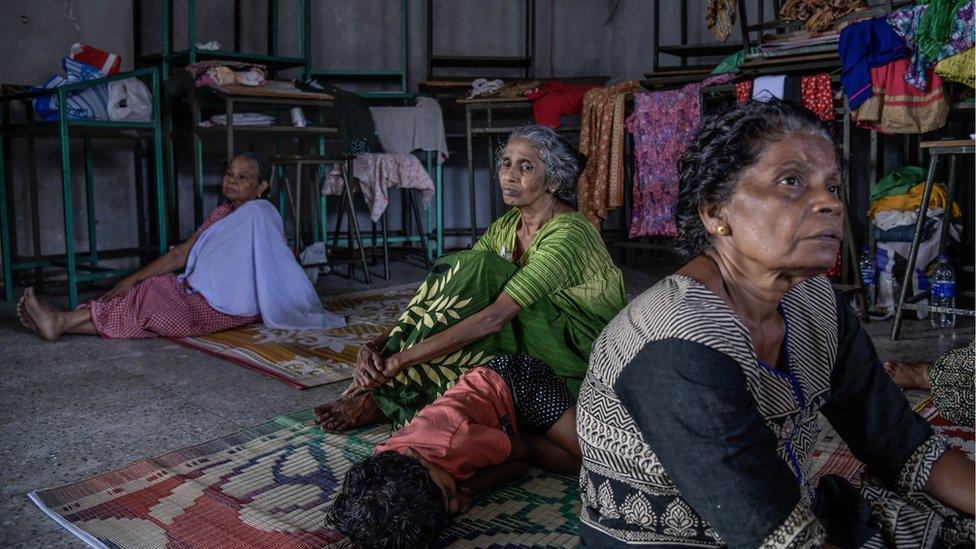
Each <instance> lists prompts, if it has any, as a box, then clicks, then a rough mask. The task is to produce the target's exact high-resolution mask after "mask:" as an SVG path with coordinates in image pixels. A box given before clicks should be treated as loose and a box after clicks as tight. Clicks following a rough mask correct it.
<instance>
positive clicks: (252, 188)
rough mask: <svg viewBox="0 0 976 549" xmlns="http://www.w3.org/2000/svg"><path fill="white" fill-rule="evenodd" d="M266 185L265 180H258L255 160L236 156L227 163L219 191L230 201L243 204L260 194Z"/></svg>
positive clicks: (258, 172)
mask: <svg viewBox="0 0 976 549" xmlns="http://www.w3.org/2000/svg"><path fill="white" fill-rule="evenodd" d="M268 185H269V183H268V182H267V181H261V180H260V171H259V170H258V164H257V162H254V161H253V160H251V159H249V158H244V157H242V156H238V157H235V158H234V159H233V160H231V162H230V164H228V165H227V171H226V172H225V173H224V180H223V183H222V185H221V191H222V192H223V193H224V196H225V197H227V200H229V201H230V202H232V203H234V204H243V203H244V202H247V201H248V200H252V199H255V198H257V197H259V196H261V194H262V193H263V192H264V191H265V190H267V188H268Z"/></svg>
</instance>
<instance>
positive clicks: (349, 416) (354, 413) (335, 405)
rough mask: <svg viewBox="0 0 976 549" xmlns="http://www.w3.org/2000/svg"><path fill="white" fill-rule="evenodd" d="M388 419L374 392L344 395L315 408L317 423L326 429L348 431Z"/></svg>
mask: <svg viewBox="0 0 976 549" xmlns="http://www.w3.org/2000/svg"><path fill="white" fill-rule="evenodd" d="M384 421H386V416H384V415H383V412H382V411H380V408H379V406H377V405H376V401H375V400H373V392H372V391H367V392H364V393H358V394H353V395H350V396H344V397H341V398H339V399H338V400H334V401H332V402H330V403H328V404H323V405H322V406H319V407H318V408H316V409H315V423H316V424H317V425H318V426H320V427H321V428H322V429H323V430H326V431H335V432H338V431H348V430H349V429H354V428H356V427H361V426H363V425H368V424H370V423H380V422H384Z"/></svg>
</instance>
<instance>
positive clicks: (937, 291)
mask: <svg viewBox="0 0 976 549" xmlns="http://www.w3.org/2000/svg"><path fill="white" fill-rule="evenodd" d="M930 291H931V294H932V300H931V304H932V306H933V307H953V308H954V307H955V306H956V274H955V273H954V272H953V271H952V266H951V265H949V258H948V256H946V254H939V265H938V267H937V268H936V270H935V275H934V276H933V277H932V283H931V290H930ZM932 326H934V327H936V328H955V327H956V315H953V314H949V313H939V312H935V311H933V312H932Z"/></svg>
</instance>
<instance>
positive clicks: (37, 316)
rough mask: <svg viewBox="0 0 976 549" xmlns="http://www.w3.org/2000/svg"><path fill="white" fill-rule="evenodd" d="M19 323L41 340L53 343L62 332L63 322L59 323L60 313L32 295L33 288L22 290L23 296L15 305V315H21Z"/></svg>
mask: <svg viewBox="0 0 976 549" xmlns="http://www.w3.org/2000/svg"><path fill="white" fill-rule="evenodd" d="M21 310H23V315H22V316H21V319H20V320H21V322H22V323H23V324H24V326H26V327H27V328H29V329H31V330H34V331H36V332H37V333H38V334H39V335H40V336H41V337H42V338H43V339H46V340H48V341H53V340H55V339H57V338H58V336H60V335H61V334H62V333H63V332H64V327H63V324H64V322H61V319H60V316H59V315H60V314H61V313H60V312H59V311H55V310H54V309H52V308H51V307H50V306H49V305H48V304H46V303H44V302H43V301H41V300H40V299H37V295H36V294H35V293H34V288H33V287H29V288H27V289H26V290H24V295H23V296H22V297H21V298H20V303H18V304H17V314H18V315H21Z"/></svg>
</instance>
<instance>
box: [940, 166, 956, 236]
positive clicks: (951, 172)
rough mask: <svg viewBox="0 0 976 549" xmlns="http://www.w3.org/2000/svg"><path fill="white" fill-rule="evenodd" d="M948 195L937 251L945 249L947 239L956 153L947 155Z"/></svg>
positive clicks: (950, 216) (954, 182) (954, 178)
mask: <svg viewBox="0 0 976 549" xmlns="http://www.w3.org/2000/svg"><path fill="white" fill-rule="evenodd" d="M946 193H947V194H946V196H947V197H948V198H947V200H946V202H947V204H946V207H945V210H944V211H943V212H942V227H940V228H939V253H940V254H941V253H943V252H944V251H945V247H946V243H947V242H948V240H949V226H950V225H951V224H952V197H953V196H954V195H955V193H956V155H955V154H950V155H949V184H948V188H947V189H946Z"/></svg>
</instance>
